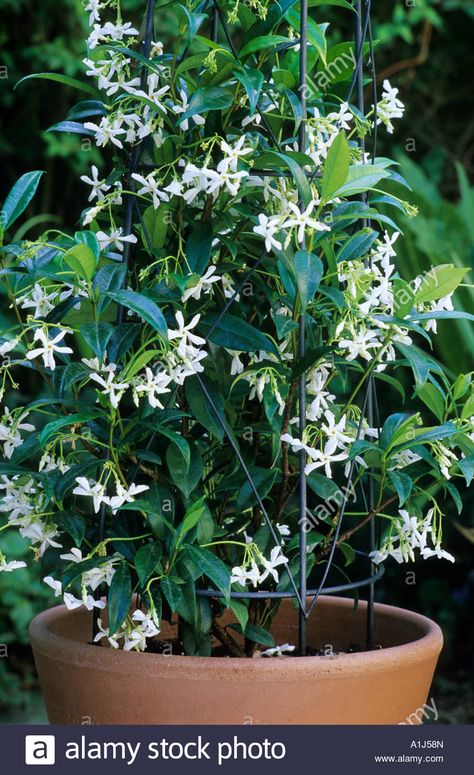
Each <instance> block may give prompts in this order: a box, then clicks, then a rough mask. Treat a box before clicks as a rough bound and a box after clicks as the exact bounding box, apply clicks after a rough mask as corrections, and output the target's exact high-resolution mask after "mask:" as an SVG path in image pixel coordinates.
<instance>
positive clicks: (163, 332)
mask: <svg viewBox="0 0 474 775" xmlns="http://www.w3.org/2000/svg"><path fill="white" fill-rule="evenodd" d="M107 296H108V297H109V298H111V299H112V300H113V301H115V302H117V304H120V305H121V306H123V307H126V308H127V309H130V310H132V312H136V313H137V315H140V317H141V318H143V320H145V321H146V322H147V323H149V324H150V326H152V328H154V329H155V331H157V332H158V333H159V334H160V336H162V337H163V339H168V326H167V325H166V320H165V317H164V315H163V313H162V311H161V310H160V308H159V306H158V304H156V303H155V302H154V301H153V300H152V299H149V298H148V296H144V295H143V293H138V292H137V291H128V290H121V291H107Z"/></svg>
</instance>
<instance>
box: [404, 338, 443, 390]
mask: <svg viewBox="0 0 474 775" xmlns="http://www.w3.org/2000/svg"><path fill="white" fill-rule="evenodd" d="M395 346H396V347H397V349H398V350H399V351H400V352H401V353H402V355H403V356H404V358H406V359H407V361H408V363H409V364H410V366H411V369H412V371H413V374H414V377H415V381H416V385H417V388H422V387H423V385H424V384H425V383H426V381H427V379H428V375H429V373H430V371H435V372H437V373H442V369H441V368H440V366H439V365H438V364H437V363H436V361H434V360H433V359H432V358H429V357H428V356H427V355H425V354H424V353H423V352H421V350H419V349H418V348H415V347H413V346H409V345H406V344H401V343H400V342H396V343H395Z"/></svg>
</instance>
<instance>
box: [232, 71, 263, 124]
mask: <svg viewBox="0 0 474 775" xmlns="http://www.w3.org/2000/svg"><path fill="white" fill-rule="evenodd" d="M234 75H235V77H236V78H237V80H238V81H240V83H241V84H242V86H243V87H244V89H245V91H246V92H247V97H248V101H249V109H250V115H251V116H253V114H254V113H255V110H256V108H257V104H258V100H259V98H260V94H261V91H262V86H263V73H262V72H261V70H256V69H254V68H252V67H246V66H245V65H244V66H243V67H242V72H239V71H238V70H234Z"/></svg>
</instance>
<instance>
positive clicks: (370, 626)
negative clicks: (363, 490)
mask: <svg viewBox="0 0 474 775" xmlns="http://www.w3.org/2000/svg"><path fill="white" fill-rule="evenodd" d="M366 12H367V14H369V13H370V6H368V7H367V11H366ZM366 21H367V20H366ZM355 43H356V51H357V52H360V53H359V56H358V59H357V64H356V67H357V107H358V108H359V110H360V112H361V113H362V114H364V113H365V99H364V63H363V51H364V49H363V20H362V0H357V2H356V19H355ZM359 144H360V148H361V150H362V154H363V155H365V140H364V138H363V137H362V138H361V139H360V141H359ZM361 199H362V201H363V202H364V203H365V202H367V194H366V193H365V192H364V193H363V194H362V196H361ZM368 225H369V222H368V220H367V219H366V218H364V219H363V220H362V226H363V227H364V228H365V227H367V226H368ZM367 389H368V400H367V422H368V423H369V425H370V427H371V428H372V427H373V424H374V389H375V383H374V377H373V374H371V375H370V377H369V384H368V385H367ZM368 473H369V477H370V478H369V503H368V506H369V511H372V510H373V508H374V506H375V495H374V481H373V478H372V477H371V476H370V474H371V472H370V471H369V472H368ZM369 536H370V538H369V540H370V550H371V551H373V550H374V548H375V524H374V518H373V517H372V519H371V520H370V523H369ZM374 573H375V566H374V564H373V563H371V564H370V575H371V577H373V576H374ZM374 593H375V585H374V584H373V583H372V584H370V586H369V593H368V599H367V649H368V650H370V649H372V648H373V647H374V600H375V595H374Z"/></svg>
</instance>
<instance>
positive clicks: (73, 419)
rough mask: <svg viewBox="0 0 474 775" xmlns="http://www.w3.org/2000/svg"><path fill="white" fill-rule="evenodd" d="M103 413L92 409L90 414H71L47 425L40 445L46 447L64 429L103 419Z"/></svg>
mask: <svg viewBox="0 0 474 775" xmlns="http://www.w3.org/2000/svg"><path fill="white" fill-rule="evenodd" d="M102 415H103V412H102V410H101V409H99V408H97V409H90V410H89V411H88V412H79V413H77V414H69V415H67V417H60V418H59V419H58V420H52V422H49V423H47V425H45V427H44V428H43V430H42V431H41V433H40V437H39V443H40V446H41V447H44V446H45V445H46V444H47V443H48V441H49V440H50V439H51V438H52V436H54V434H55V433H58V432H59V431H61V430H62V429H63V428H67V427H68V426H70V425H77V423H81V424H82V423H86V422H89V421H90V420H95V419H96V418H97V417H101V416H102Z"/></svg>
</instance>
